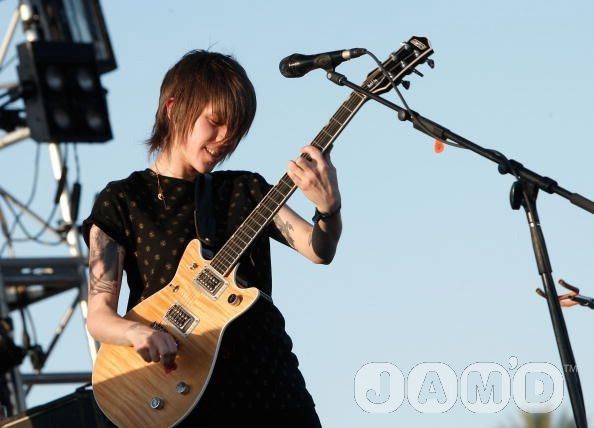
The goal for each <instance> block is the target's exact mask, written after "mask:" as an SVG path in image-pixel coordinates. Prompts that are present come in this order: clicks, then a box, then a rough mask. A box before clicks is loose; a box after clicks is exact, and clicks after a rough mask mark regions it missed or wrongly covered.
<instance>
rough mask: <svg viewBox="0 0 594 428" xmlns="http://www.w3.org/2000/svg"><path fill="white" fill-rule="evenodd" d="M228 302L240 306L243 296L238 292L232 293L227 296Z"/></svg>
mask: <svg viewBox="0 0 594 428" xmlns="http://www.w3.org/2000/svg"><path fill="white" fill-rule="evenodd" d="M227 303H229V304H230V305H233V306H238V305H239V304H240V303H241V296H238V295H237V294H230V295H229V297H228V298H227Z"/></svg>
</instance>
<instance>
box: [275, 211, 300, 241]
mask: <svg viewBox="0 0 594 428" xmlns="http://www.w3.org/2000/svg"><path fill="white" fill-rule="evenodd" d="M274 224H275V225H276V227H277V229H278V230H279V231H280V233H281V234H282V235H283V236H284V237H285V239H286V240H287V243H288V244H289V245H290V246H291V247H292V248H295V240H294V239H293V236H291V231H292V230H294V229H293V225H292V224H291V223H289V222H288V221H286V222H284V223H283V221H282V220H281V218H280V216H278V215H275V216H274Z"/></svg>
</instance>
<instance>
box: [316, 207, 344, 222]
mask: <svg viewBox="0 0 594 428" xmlns="http://www.w3.org/2000/svg"><path fill="white" fill-rule="evenodd" d="M339 212H340V206H338V208H336V209H335V210H334V211H332V212H329V213H322V212H320V211H319V210H318V207H316V212H315V214H314V216H313V217H312V218H311V221H313V222H314V223H317V222H318V221H320V220H326V219H328V218H330V217H334V216H335V215H336V214H338V213H339Z"/></svg>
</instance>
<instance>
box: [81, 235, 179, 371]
mask: <svg viewBox="0 0 594 428" xmlns="http://www.w3.org/2000/svg"><path fill="white" fill-rule="evenodd" d="M124 255H125V252H124V249H123V248H122V247H121V246H120V245H119V244H118V243H117V242H116V241H114V240H113V239H112V238H111V237H109V235H107V234H106V233H105V232H103V231H102V230H101V229H100V228H99V227H97V226H96V225H93V226H92V227H91V231H90V235H89V305H88V306H89V308H88V314H87V328H88V329H89V333H91V335H92V336H93V337H94V338H95V339H96V340H98V341H99V342H104V343H110V344H113V345H123V346H133V347H134V348H135V349H136V352H138V353H139V354H140V356H141V357H142V358H143V359H144V360H145V361H147V362H151V361H153V362H159V361H160V360H161V359H163V363H164V364H165V365H166V366H171V365H172V363H173V361H174V359H175V354H176V352H177V345H176V343H175V340H174V339H173V337H172V336H171V335H169V334H167V333H163V332H161V331H157V330H154V329H152V328H150V327H149V326H147V325H144V324H140V323H137V322H134V321H129V320H126V319H124V318H122V317H120V316H119V315H118V313H117V308H118V299H119V296H120V288H121V285H122V275H123V272H124Z"/></svg>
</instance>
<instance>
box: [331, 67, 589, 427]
mask: <svg viewBox="0 0 594 428" xmlns="http://www.w3.org/2000/svg"><path fill="white" fill-rule="evenodd" d="M327 77H328V79H329V80H330V81H332V82H334V83H336V84H337V85H339V86H346V87H348V88H350V89H352V90H354V91H356V92H358V93H360V94H362V95H364V96H365V97H367V98H369V99H372V100H374V101H377V102H379V103H380V104H383V105H385V106H386V107H389V108H391V109H392V110H394V111H396V112H397V113H398V119H400V120H401V121H406V120H407V121H409V122H411V123H412V124H413V127H414V128H415V129H417V130H418V131H421V132H423V133H425V134H427V135H429V136H431V137H433V138H439V139H440V140H444V141H446V140H451V141H454V142H455V143H457V144H458V145H459V146H461V147H463V148H465V149H468V150H471V151H473V152H475V153H477V154H479V155H481V156H483V157H485V158H487V159H489V160H491V161H493V162H495V163H496V164H498V171H499V173H500V174H513V175H514V176H515V177H516V178H517V180H516V182H515V183H514V184H513V185H512V188H511V192H510V203H511V206H512V208H513V209H514V210H517V209H519V208H520V207H523V208H524V210H525V212H526V219H527V221H528V225H529V227H530V237H531V239H532V247H533V249H534V255H535V257H536V264H537V266H538V273H539V275H540V277H541V280H542V283H543V286H544V289H545V292H546V299H547V303H548V308H549V314H550V316H551V321H552V324H553V330H554V333H555V339H556V341H557V349H558V350H559V355H560V357H561V363H562V365H563V371H564V373H565V381H566V383H567V389H568V391H569V398H570V401H571V407H572V410H573V416H574V420H575V423H576V427H577V428H587V426H588V422H587V419H586V409H585V406H584V397H583V393H582V387H581V384H580V378H579V374H578V370H577V365H576V363H575V358H574V356H573V351H572V349H571V343H570V341H569V335H568V333H567V327H566V325H565V320H564V318H563V313H562V312H561V305H560V303H559V299H558V296H557V291H556V289H555V286H554V281H553V276H552V268H551V262H550V260H549V255H548V253H547V248H546V244H545V239H544V235H543V233H542V229H541V227H540V221H539V218H538V212H537V209H536V199H537V196H538V190H539V189H541V190H544V191H545V192H547V193H551V194H552V193H556V194H558V195H560V196H562V197H564V198H565V199H568V200H569V201H570V202H571V203H572V204H574V205H577V206H578V207H580V208H582V209H584V210H586V211H588V212H590V213H592V214H594V202H592V201H591V200H589V199H587V198H585V197H583V196H581V195H579V194H577V193H571V192H569V191H568V190H565V189H563V188H562V187H560V186H559V185H558V184H557V182H556V181H554V180H553V179H551V178H548V177H543V176H541V175H539V174H537V173H536V172H534V171H531V170H529V169H527V168H525V167H524V166H523V165H522V164H521V163H519V162H517V161H515V160H513V159H507V158H505V157H504V156H503V155H502V154H500V153H498V152H495V151H493V150H489V149H485V148H484V147H481V146H479V145H477V144H475V143H473V142H471V141H469V140H467V139H465V138H463V137H461V136H459V135H457V134H455V133H453V132H452V131H450V130H449V129H447V128H445V127H443V126H441V125H439V124H438V123H435V122H433V121H431V120H429V119H427V118H425V117H423V116H421V115H420V114H419V113H417V112H416V111H413V110H405V109H403V108H402V107H400V106H398V105H396V104H394V103H392V102H390V101H388V100H386V99H384V98H382V97H380V96H377V95H375V94H373V93H371V92H369V91H367V90H365V89H364V88H362V87H360V86H358V85H356V84H354V83H352V82H350V81H349V80H348V79H347V78H346V76H344V75H343V74H340V73H337V72H335V71H334V70H327Z"/></svg>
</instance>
